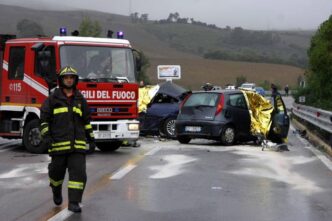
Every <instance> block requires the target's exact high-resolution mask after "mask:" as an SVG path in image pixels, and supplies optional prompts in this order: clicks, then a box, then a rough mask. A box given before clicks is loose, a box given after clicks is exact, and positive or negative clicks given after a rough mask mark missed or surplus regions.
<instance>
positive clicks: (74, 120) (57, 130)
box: [40, 88, 94, 155]
mask: <svg viewBox="0 0 332 221" xmlns="http://www.w3.org/2000/svg"><path fill="white" fill-rule="evenodd" d="M40 129H41V134H42V136H43V137H49V138H51V140H52V144H51V145H50V147H49V150H48V152H49V153H50V154H51V155H52V154H62V153H68V152H74V151H75V152H85V149H86V140H88V141H93V140H94V137H93V130H92V126H91V124H90V111H89V108H88V105H87V102H86V100H85V99H84V97H83V96H82V94H81V93H80V92H79V91H78V90H76V91H75V92H74V96H73V97H71V98H69V99H68V98H67V97H66V96H65V94H64V93H63V92H62V90H61V89H59V88H57V89H56V90H55V91H54V92H53V93H52V94H51V95H50V96H49V97H48V98H47V99H46V100H45V102H44V104H43V106H42V108H41V125H40Z"/></svg>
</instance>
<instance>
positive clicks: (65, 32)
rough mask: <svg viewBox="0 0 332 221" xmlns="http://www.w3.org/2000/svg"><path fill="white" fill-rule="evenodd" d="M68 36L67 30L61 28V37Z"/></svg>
mask: <svg viewBox="0 0 332 221" xmlns="http://www.w3.org/2000/svg"><path fill="white" fill-rule="evenodd" d="M66 35H67V28H60V36H66Z"/></svg>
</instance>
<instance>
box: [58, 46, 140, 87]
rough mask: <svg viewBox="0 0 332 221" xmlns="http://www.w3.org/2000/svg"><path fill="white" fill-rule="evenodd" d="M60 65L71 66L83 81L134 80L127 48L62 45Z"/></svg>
mask: <svg viewBox="0 0 332 221" xmlns="http://www.w3.org/2000/svg"><path fill="white" fill-rule="evenodd" d="M60 58H61V59H60V60H61V66H62V67H65V66H72V67H74V68H76V69H77V70H78V73H79V78H80V80H84V81H90V80H94V81H102V82H103V81H105V82H108V81H119V80H120V81H129V82H135V80H136V79H135V70H134V59H133V54H132V50H131V49H129V48H112V47H101V46H82V45H79V46H77V45H64V46H61V49H60Z"/></svg>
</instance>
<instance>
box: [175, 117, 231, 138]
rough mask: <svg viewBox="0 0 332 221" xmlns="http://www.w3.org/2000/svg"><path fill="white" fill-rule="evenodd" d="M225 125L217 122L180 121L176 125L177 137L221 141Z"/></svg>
mask: <svg viewBox="0 0 332 221" xmlns="http://www.w3.org/2000/svg"><path fill="white" fill-rule="evenodd" d="M224 125H225V124H224V123H222V122H215V121H200V122H195V121H179V120H177V121H176V123H175V131H176V135H177V136H189V137H191V138H207V139H219V138H220V134H221V131H222V129H223V127H224Z"/></svg>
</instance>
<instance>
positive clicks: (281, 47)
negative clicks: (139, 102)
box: [0, 5, 313, 89]
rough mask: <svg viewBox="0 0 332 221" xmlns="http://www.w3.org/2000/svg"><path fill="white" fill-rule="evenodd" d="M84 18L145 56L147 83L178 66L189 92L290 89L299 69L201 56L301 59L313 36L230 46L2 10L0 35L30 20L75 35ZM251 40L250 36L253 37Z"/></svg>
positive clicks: (201, 31) (156, 28)
mask: <svg viewBox="0 0 332 221" xmlns="http://www.w3.org/2000/svg"><path fill="white" fill-rule="evenodd" d="M84 16H89V17H90V18H91V19H93V20H97V21H99V23H100V24H101V26H102V27H103V29H104V30H103V32H104V33H106V32H107V30H109V29H111V30H114V31H117V30H123V31H124V32H125V37H126V38H127V39H129V40H130V41H131V42H132V45H133V46H134V47H135V48H137V49H140V50H142V51H144V53H145V54H146V55H147V56H148V58H149V59H150V63H151V66H150V68H149V69H148V75H149V76H150V79H151V80H152V83H156V82H157V79H156V70H157V68H156V66H157V65H160V64H179V65H181V67H182V76H183V78H182V79H181V80H180V81H178V83H179V84H182V85H184V86H186V87H188V88H191V89H197V88H198V87H199V86H200V85H202V84H203V83H204V82H210V83H214V84H218V85H222V86H223V85H225V84H227V83H235V79H236V77H239V76H245V77H246V78H247V80H248V81H253V82H256V83H257V84H259V83H261V82H263V81H264V80H267V81H269V82H274V83H276V84H278V85H285V84H289V85H295V84H296V82H297V78H298V77H299V76H300V75H302V74H303V72H304V70H303V69H301V68H296V67H293V66H289V65H278V64H266V63H249V62H233V61H222V60H210V59H204V58H203V57H202V56H204V54H206V53H208V52H211V51H226V52H229V53H234V54H235V53H238V52H241V53H242V52H243V51H246V52H248V53H249V54H250V53H251V52H252V54H259V53H262V54H263V55H269V56H270V55H273V56H280V57H281V58H282V59H285V60H287V59H289V57H290V56H293V57H295V58H302V57H303V56H305V51H306V49H307V48H308V46H309V42H310V38H311V36H312V34H313V32H290V31H287V32H272V35H273V36H278V40H277V43H276V42H272V44H270V45H269V43H268V42H267V43H266V44H264V45H257V44H249V45H237V44H234V42H232V43H229V42H227V39H229V36H230V34H231V32H229V30H226V29H212V28H207V27H201V26H196V25H190V24H155V23H153V22H148V23H146V24H141V23H140V24H137V23H132V22H131V20H130V18H129V17H128V16H122V15H115V14H108V13H102V12H95V11H44V10H31V9H26V8H22V7H15V6H5V5H0V33H13V34H16V32H17V31H16V24H17V23H18V22H19V21H20V20H22V19H29V20H32V21H35V22H38V23H39V24H40V25H41V26H42V27H43V30H44V32H45V34H47V35H57V33H58V30H59V27H63V26H65V27H67V28H68V30H69V32H70V31H72V30H75V29H77V28H78V26H79V24H80V22H81V20H82V19H83V18H84ZM8 18H10V19H8ZM244 31H248V30H244ZM245 33H249V32H245ZM250 33H251V32H250ZM264 33H265V32H264ZM264 33H259V34H258V36H265V34H264ZM256 34H257V33H256V32H255V33H254V34H253V36H256ZM268 35H270V34H268ZM249 40H250V39H249ZM247 43H248V42H247ZM226 60H227V59H226Z"/></svg>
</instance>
